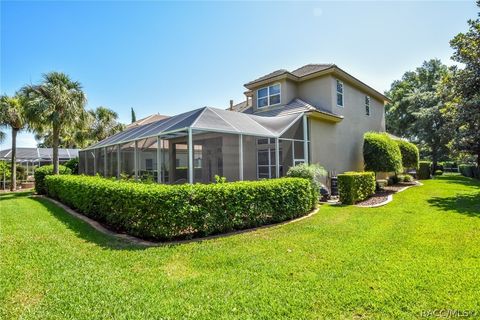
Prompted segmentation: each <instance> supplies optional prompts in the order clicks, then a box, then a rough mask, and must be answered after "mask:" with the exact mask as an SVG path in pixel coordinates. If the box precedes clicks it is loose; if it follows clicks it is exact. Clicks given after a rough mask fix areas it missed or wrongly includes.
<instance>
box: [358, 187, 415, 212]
mask: <svg viewBox="0 0 480 320" xmlns="http://www.w3.org/2000/svg"><path fill="white" fill-rule="evenodd" d="M416 185H417V183H416V182H415V181H413V182H403V183H397V184H395V185H391V186H386V187H384V188H383V190H378V191H375V194H373V195H372V196H370V197H369V198H367V199H365V200H363V201H360V202H357V203H356V205H357V206H359V207H371V206H378V205H381V204H382V203H385V202H386V201H388V200H389V196H391V195H393V194H395V193H397V192H398V191H400V190H402V189H404V188H405V187H411V186H416Z"/></svg>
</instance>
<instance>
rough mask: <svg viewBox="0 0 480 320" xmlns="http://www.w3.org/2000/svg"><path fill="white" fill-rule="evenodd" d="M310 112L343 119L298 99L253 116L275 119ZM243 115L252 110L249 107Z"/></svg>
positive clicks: (251, 112) (258, 112) (250, 112)
mask: <svg viewBox="0 0 480 320" xmlns="http://www.w3.org/2000/svg"><path fill="white" fill-rule="evenodd" d="M310 111H317V112H320V113H323V114H326V115H329V116H333V117H337V118H343V116H341V115H338V114H335V113H332V112H330V111H328V110H325V109H323V108H322V107H319V106H314V105H312V104H310V103H308V102H306V101H304V100H302V99H299V98H295V99H293V100H292V101H290V103H288V104H286V105H285V106H282V107H280V108H275V109H271V110H266V111H261V110H260V111H257V113H255V115H257V116H262V117H276V116H284V115H289V114H296V113H301V112H310ZM243 113H248V114H253V108H252V107H250V108H248V109H246V110H245V111H244V112H243Z"/></svg>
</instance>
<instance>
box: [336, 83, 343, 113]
mask: <svg viewBox="0 0 480 320" xmlns="http://www.w3.org/2000/svg"><path fill="white" fill-rule="evenodd" d="M337 107H343V82H342V81H340V80H337Z"/></svg>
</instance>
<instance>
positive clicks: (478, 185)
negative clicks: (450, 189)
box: [435, 174, 480, 189]
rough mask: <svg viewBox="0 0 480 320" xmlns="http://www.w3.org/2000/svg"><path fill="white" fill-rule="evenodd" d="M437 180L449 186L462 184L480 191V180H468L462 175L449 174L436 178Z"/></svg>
mask: <svg viewBox="0 0 480 320" xmlns="http://www.w3.org/2000/svg"><path fill="white" fill-rule="evenodd" d="M435 179H438V180H443V181H445V182H446V183H449V184H461V185H464V186H467V187H473V188H474V189H480V180H477V179H473V178H467V177H464V176H462V175H454V174H447V175H444V176H439V177H435Z"/></svg>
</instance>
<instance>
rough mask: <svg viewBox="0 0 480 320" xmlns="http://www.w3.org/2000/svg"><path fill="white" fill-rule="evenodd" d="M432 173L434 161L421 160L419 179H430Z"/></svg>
mask: <svg viewBox="0 0 480 320" xmlns="http://www.w3.org/2000/svg"><path fill="white" fill-rule="evenodd" d="M431 175H432V163H431V162H430V161H420V162H419V163H418V173H417V178H418V179H422V180H424V179H430V178H431Z"/></svg>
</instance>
